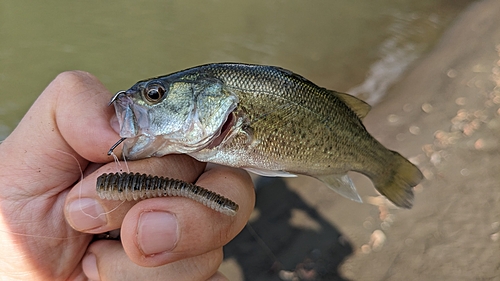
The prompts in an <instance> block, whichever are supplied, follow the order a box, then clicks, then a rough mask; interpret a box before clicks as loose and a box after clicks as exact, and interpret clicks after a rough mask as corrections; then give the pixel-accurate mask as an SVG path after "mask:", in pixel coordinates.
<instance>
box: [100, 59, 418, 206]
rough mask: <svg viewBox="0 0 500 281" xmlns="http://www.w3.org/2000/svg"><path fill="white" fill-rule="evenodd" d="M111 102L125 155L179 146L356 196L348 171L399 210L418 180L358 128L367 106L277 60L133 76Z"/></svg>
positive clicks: (196, 155) (408, 201)
mask: <svg viewBox="0 0 500 281" xmlns="http://www.w3.org/2000/svg"><path fill="white" fill-rule="evenodd" d="M110 103H113V104H114V106H115V110H116V115H117V118H118V122H119V125H120V136H121V137H122V138H123V139H124V140H125V141H124V147H123V155H124V157H126V158H127V159H139V158H145V157H151V156H163V155H166V154H172V153H184V154H188V155H190V156H192V157H194V158H196V159H197V160H199V161H203V162H212V163H217V164H222V165H227V166H232V167H239V168H243V169H246V170H248V171H251V172H254V173H256V174H260V175H264V176H294V175H295V174H304V175H309V176H312V177H315V178H317V179H319V180H321V181H323V182H324V183H325V184H326V185H328V186H329V187H330V188H331V189H333V190H335V191H336V192H338V193H340V194H341V195H343V196H345V197H347V198H349V199H352V200H355V201H358V202H361V198H360V196H359V194H358V192H357V191H356V188H355V187H354V184H353V183H352V180H351V179H350V178H349V176H348V175H347V172H348V171H356V172H359V173H362V174H364V175H366V176H368V177H369V178H370V179H371V180H372V182H373V183H374V185H375V188H376V189H377V190H378V191H379V192H380V193H381V194H383V195H384V196H386V197H387V198H388V199H389V200H390V201H392V202H393V203H394V204H395V205H397V206H399V207H403V208H411V206H412V204H413V197H414V196H413V192H412V187H413V186H415V185H417V184H418V183H419V182H420V181H421V180H422V173H421V172H420V170H419V169H418V168H417V167H416V166H415V165H413V164H412V163H410V162H409V161H408V160H406V159H405V158H404V157H402V156H401V155H400V154H399V153H397V152H394V151H391V150H388V149H387V148H385V147H384V146H383V145H382V144H380V143H379V142H378V141H377V140H376V139H375V138H373V137H372V136H371V135H370V134H369V133H368V132H367V131H366V129H365V127H364V126H363V124H362V122H361V120H362V119H363V118H364V117H365V116H366V115H367V114H368V111H369V110H370V106H369V105H368V104H366V103H365V102H363V101H361V100H359V99H357V98H355V97H353V96H350V95H348V94H344V93H339V92H336V91H332V90H328V89H325V88H322V87H319V86H317V85H315V84H314V83H312V82H310V81H309V80H307V79H305V78H303V77H302V76H300V75H298V74H295V73H293V72H291V71H288V70H285V69H283V68H279V67H273V66H261V65H249V64H236V63H222V64H208V65H202V66H198V67H193V68H190V69H187V70H183V71H179V72H176V73H172V74H169V75H166V76H161V77H157V78H151V79H147V80H142V81H139V82H137V83H136V84H135V85H134V86H132V87H131V88H130V89H129V90H127V91H121V92H118V93H117V94H116V95H115V96H114V97H113V98H112V100H111V102H110ZM123 139H122V140H123Z"/></svg>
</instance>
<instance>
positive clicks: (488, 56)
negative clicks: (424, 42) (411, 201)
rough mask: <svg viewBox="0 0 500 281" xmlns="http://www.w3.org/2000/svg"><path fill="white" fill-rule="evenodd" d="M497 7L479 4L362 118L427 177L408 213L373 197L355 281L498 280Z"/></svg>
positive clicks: (351, 262)
mask: <svg viewBox="0 0 500 281" xmlns="http://www.w3.org/2000/svg"><path fill="white" fill-rule="evenodd" d="M499 14H500V2H499V1H496V0H487V1H481V2H478V3H476V4H474V5H472V6H471V7H470V8H469V9H468V11H466V12H465V13H464V14H463V15H462V16H461V17H459V19H458V20H457V22H456V23H455V24H454V25H453V26H452V27H451V28H450V29H449V30H448V31H447V32H446V34H445V35H444V36H443V38H442V40H441V42H440V43H439V44H438V45H437V46H436V48H435V49H434V50H433V51H432V52H431V53H430V54H429V55H428V56H426V57H425V58H423V59H421V60H420V61H419V62H418V63H417V64H416V65H415V66H414V67H413V69H411V70H410V71H409V72H408V73H407V75H406V76H405V78H404V79H402V80H401V81H399V82H398V83H397V85H396V86H394V87H393V88H392V89H391V91H390V92H389V94H388V95H387V97H386V99H385V101H383V102H381V103H380V104H379V105H378V106H377V107H375V108H374V109H373V110H372V112H371V113H370V114H369V115H368V117H367V118H366V119H365V124H366V126H367V128H368V130H369V131H370V132H372V133H373V134H374V135H375V137H376V138H377V139H379V140H380V141H381V142H382V143H384V144H386V145H387V146H388V147H390V148H391V149H394V150H397V151H399V152H401V153H402V154H403V155H405V156H407V157H409V158H410V159H411V160H412V161H413V162H415V163H416V164H417V165H418V166H419V167H420V168H421V170H422V171H423V172H424V174H425V176H426V178H427V179H426V180H425V181H424V182H423V183H422V184H421V185H419V186H417V187H416V188H415V192H416V199H415V206H414V208H413V209H412V210H409V211H408V210H394V209H391V207H390V206H389V205H387V204H386V203H385V201H384V200H381V198H379V197H371V198H368V200H367V201H369V202H371V203H372V204H375V205H377V207H378V213H377V216H367V217H365V218H364V219H363V221H362V222H361V223H359V222H358V223H359V224H358V229H357V231H358V232H360V233H362V235H360V236H359V237H358V238H356V237H354V238H352V242H353V244H354V248H355V252H354V254H353V255H351V256H350V257H349V258H348V259H347V260H346V261H345V262H344V264H343V266H342V267H341V272H342V273H343V275H344V276H345V277H347V278H348V279H352V280H500V255H499V252H498V251H499V249H500V237H499V236H500V185H499V183H500V173H499V172H500V17H498V15H499ZM348 212H356V210H354V209H353V210H348ZM352 224H355V223H353V222H352ZM338 225H339V224H338ZM352 227H354V228H355V226H354V225H353V226H352ZM341 228H342V227H341ZM368 234H369V235H368Z"/></svg>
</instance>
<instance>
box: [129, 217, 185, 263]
mask: <svg viewBox="0 0 500 281" xmlns="http://www.w3.org/2000/svg"><path fill="white" fill-rule="evenodd" d="M177 239H178V234H177V218H176V217H175V215H173V214H172V213H168V212H144V213H142V214H141V216H140V217H139V223H138V226H137V243H138V244H139V248H140V250H141V251H142V253H143V254H144V255H146V256H150V255H154V254H159V253H161V252H167V251H171V250H173V249H174V248H175V246H176V244H177Z"/></svg>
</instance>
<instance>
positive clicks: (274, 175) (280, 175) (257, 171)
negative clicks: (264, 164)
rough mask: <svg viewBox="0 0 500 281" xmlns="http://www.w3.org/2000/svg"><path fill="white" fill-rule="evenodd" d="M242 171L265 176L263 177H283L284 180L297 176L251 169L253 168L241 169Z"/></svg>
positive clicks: (282, 172) (283, 172)
mask: <svg viewBox="0 0 500 281" xmlns="http://www.w3.org/2000/svg"><path fill="white" fill-rule="evenodd" d="M243 169H245V170H247V171H249V172H252V173H254V174H257V175H261V176H265V177H284V178H292V177H296V176H297V175H295V174H292V173H289V172H285V171H274V170H266V169H259V168H253V167H243Z"/></svg>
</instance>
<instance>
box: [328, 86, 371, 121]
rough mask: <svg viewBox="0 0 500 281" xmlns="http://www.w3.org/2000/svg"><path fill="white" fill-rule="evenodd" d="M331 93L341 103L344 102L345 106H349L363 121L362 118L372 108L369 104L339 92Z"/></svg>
mask: <svg viewBox="0 0 500 281" xmlns="http://www.w3.org/2000/svg"><path fill="white" fill-rule="evenodd" d="M332 92H333V93H334V94H335V95H337V97H339V98H340V99H341V100H342V101H343V102H345V104H347V106H349V107H350V108H351V109H352V111H354V113H356V115H358V117H359V119H361V120H363V118H365V116H366V115H368V112H370V109H371V108H372V107H371V106H370V105H369V104H367V103H366V102H364V101H362V100H360V99H358V98H357V97H354V96H351V95H349V94H344V93H340V92H335V91H332Z"/></svg>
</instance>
